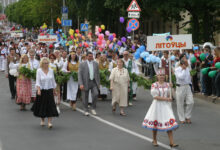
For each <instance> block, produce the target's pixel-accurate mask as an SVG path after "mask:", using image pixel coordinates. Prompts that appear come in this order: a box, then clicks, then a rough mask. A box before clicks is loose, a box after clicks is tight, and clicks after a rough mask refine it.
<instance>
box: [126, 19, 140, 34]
mask: <svg viewBox="0 0 220 150" xmlns="http://www.w3.org/2000/svg"><path fill="white" fill-rule="evenodd" d="M139 26H140V23H139V21H138V20H137V19H130V20H129V21H128V25H127V27H130V28H131V29H132V30H133V31H135V30H137V29H138V28H139Z"/></svg>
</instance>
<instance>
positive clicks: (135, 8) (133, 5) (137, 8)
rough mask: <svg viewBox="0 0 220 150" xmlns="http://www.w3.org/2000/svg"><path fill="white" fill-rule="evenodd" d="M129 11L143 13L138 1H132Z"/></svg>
mask: <svg viewBox="0 0 220 150" xmlns="http://www.w3.org/2000/svg"><path fill="white" fill-rule="evenodd" d="M127 11H141V8H140V6H139V5H138V3H137V1H136V0H132V2H131V4H130V5H129V6H128V9H127Z"/></svg>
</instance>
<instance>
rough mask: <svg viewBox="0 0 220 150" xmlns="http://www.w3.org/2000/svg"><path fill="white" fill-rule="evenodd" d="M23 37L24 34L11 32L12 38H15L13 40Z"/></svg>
mask: <svg viewBox="0 0 220 150" xmlns="http://www.w3.org/2000/svg"><path fill="white" fill-rule="evenodd" d="M23 36H24V34H23V33H19V32H11V37H13V38H21V37H23Z"/></svg>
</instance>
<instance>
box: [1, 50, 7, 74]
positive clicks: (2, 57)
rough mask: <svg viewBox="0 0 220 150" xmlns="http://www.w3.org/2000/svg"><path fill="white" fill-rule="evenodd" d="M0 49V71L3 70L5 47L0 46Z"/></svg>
mask: <svg viewBox="0 0 220 150" xmlns="http://www.w3.org/2000/svg"><path fill="white" fill-rule="evenodd" d="M0 51H1V53H0V71H5V63H6V55H7V49H6V48H2V49H1V50H0Z"/></svg>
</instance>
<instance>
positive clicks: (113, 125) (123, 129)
mask: <svg viewBox="0 0 220 150" xmlns="http://www.w3.org/2000/svg"><path fill="white" fill-rule="evenodd" d="M61 103H62V104H63V105H65V106H67V107H70V105H69V104H68V103H66V102H61ZM76 110H77V111H78V112H80V113H82V114H84V110H82V109H80V108H76ZM89 116H90V117H92V118H94V119H96V120H98V121H100V122H102V123H104V124H107V125H109V126H111V127H114V128H116V129H118V130H121V131H124V132H126V133H128V134H131V135H133V136H136V137H138V138H140V139H143V140H145V141H148V142H150V143H151V142H152V141H153V139H151V138H149V137H147V136H144V135H141V134H139V133H137V132H134V131H131V130H129V129H126V128H124V127H122V126H119V125H117V124H115V123H113V122H110V121H107V120H105V119H102V118H101V117H98V116H94V115H92V114H91V113H89ZM158 145H159V146H161V147H163V148H165V149H171V148H170V146H168V145H166V144H163V143H161V142H158ZM172 150H177V149H175V148H172Z"/></svg>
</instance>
